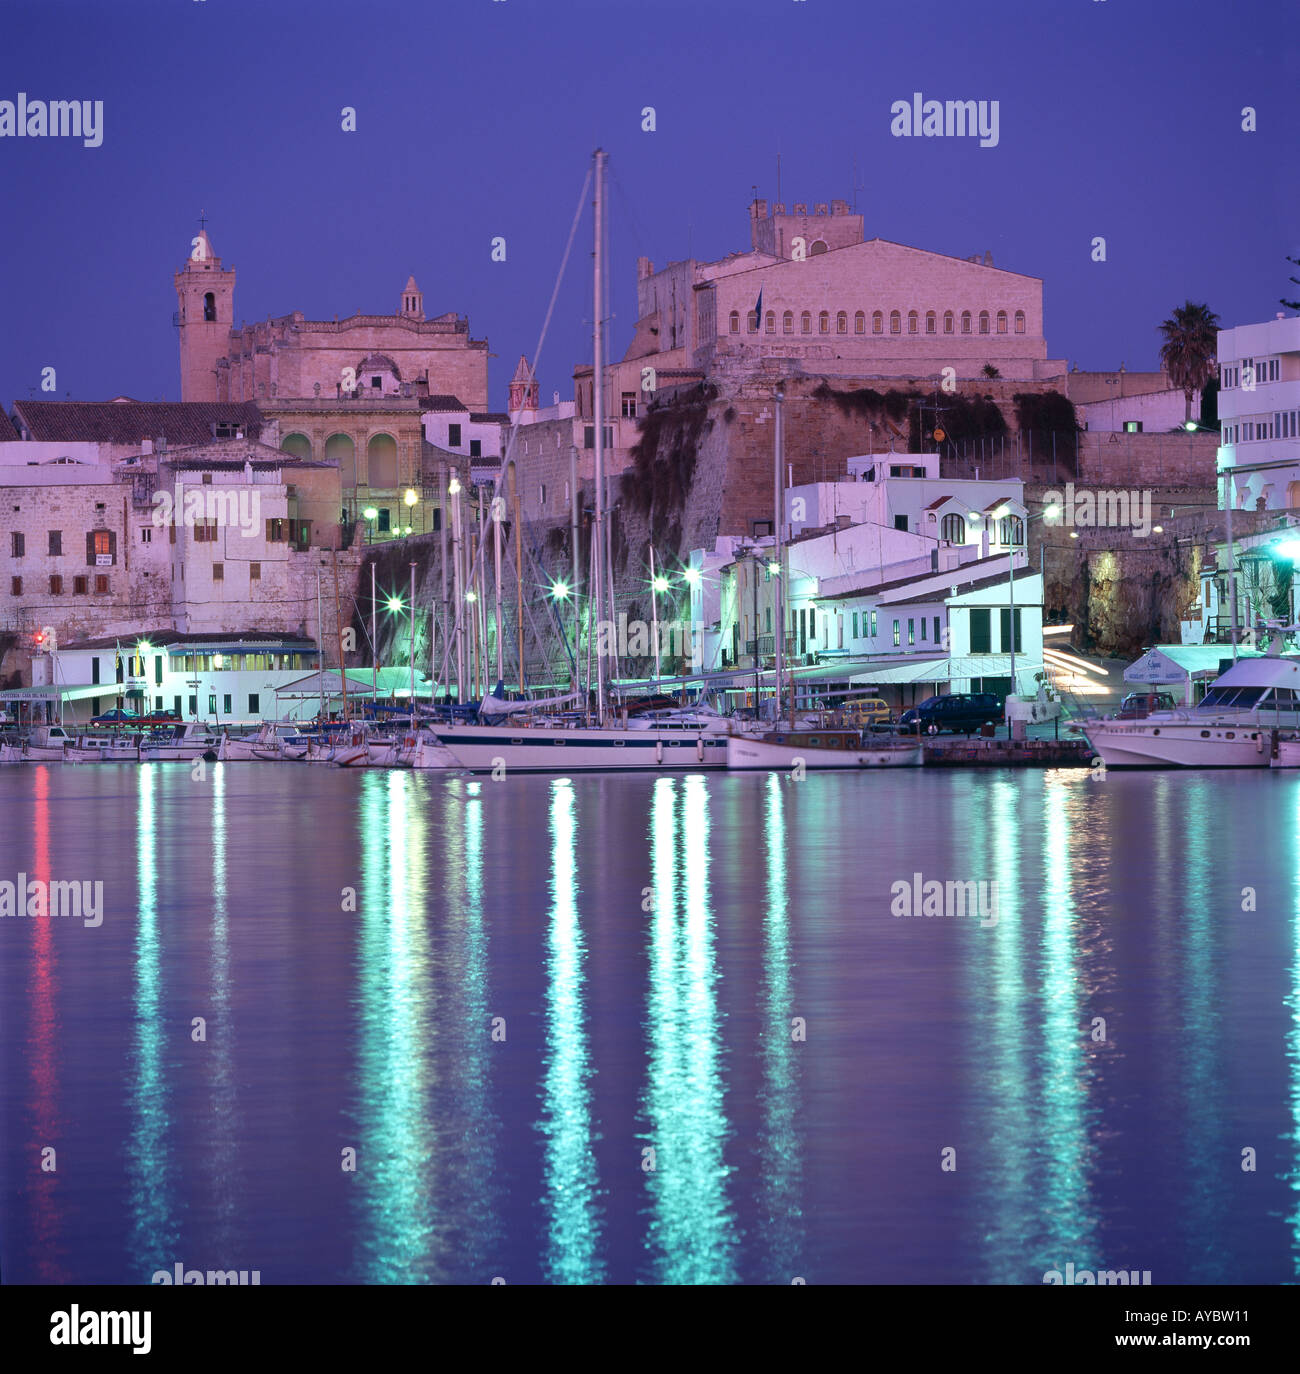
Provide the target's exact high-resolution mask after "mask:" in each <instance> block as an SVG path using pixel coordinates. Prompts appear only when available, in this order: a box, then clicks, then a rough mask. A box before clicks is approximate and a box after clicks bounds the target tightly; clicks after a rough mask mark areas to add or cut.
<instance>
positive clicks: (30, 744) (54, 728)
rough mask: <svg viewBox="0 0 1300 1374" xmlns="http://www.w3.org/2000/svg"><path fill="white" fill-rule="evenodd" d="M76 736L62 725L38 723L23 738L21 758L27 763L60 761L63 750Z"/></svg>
mask: <svg viewBox="0 0 1300 1374" xmlns="http://www.w3.org/2000/svg"><path fill="white" fill-rule="evenodd" d="M76 742H77V737H76V735H74V734H73V733H72V732H71V731H69V730H66V729H64V727H63V726H62V725H38V726H37V727H36V729H35V730H33V731H32V732H31V733H30V734H29V735H28V736H27V738H26V739H25V740H23V745H22V749H23V758H24V759H26V760H27V761H28V762H29V763H62V762H63V755H64V751H65V750H66V749H67V747H68V746H69V745H70V744H76Z"/></svg>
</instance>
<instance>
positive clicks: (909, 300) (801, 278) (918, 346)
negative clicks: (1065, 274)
mask: <svg viewBox="0 0 1300 1374" xmlns="http://www.w3.org/2000/svg"><path fill="white" fill-rule="evenodd" d="M637 305H638V316H639V320H638V325H637V336H636V339H635V340H634V342H633V345H632V347H631V348H630V349H629V351H628V355H627V356H628V357H629V358H633V357H636V358H646V359H649V358H651V357H653V356H654V355H660V354H666V355H669V356H668V357H667V358H665V359H664V365H665V366H679V367H683V366H684V367H702V368H706V369H709V370H710V371H719V370H721V371H726V370H727V369H728V366H729V365H730V366H733V367H734V366H737V365H738V366H740V367H741V368H742V369H744V368H745V367H747V366H753V365H755V364H757V363H758V362H759V361H760V360H762V359H766V358H772V359H787V360H792V361H793V362H794V363H795V364H796V365H797V366H798V367H799V368H801V370H803V371H805V372H808V373H821V374H838V375H844V376H860V377H907V378H925V379H930V378H933V379H935V380H938V379H939V378H940V376H941V373H942V369H943V368H945V367H952V368H954V369H955V371H956V375H957V377H958V378H967V377H971V378H973V377H979V376H981V375H982V373H983V369H984V368H985V367H986V366H991V367H995V368H997V370H998V372H999V373H1000V375H1001V376H1003V377H1005V378H1009V379H1021V380H1025V381H1041V380H1044V379H1047V378H1055V377H1058V376H1061V375H1063V374H1064V372H1065V363H1064V361H1063V360H1056V359H1049V358H1048V356H1047V344H1046V341H1045V339H1044V337H1043V283H1042V280H1041V278H1038V277H1031V276H1026V275H1025V274H1024V273H1020V272H1009V271H1006V270H1005V269H1003V268H998V267H994V266H993V259H992V255H991V254H989V253H983V254H975V255H974V256H972V257H970V258H955V257H950V256H948V255H947V254H944V253H932V252H929V251H928V250H926V249H921V248H910V247H907V246H906V245H904V244H901V243H891V242H889V241H888V240H886V239H881V238H873V239H866V240H864V239H863V219H862V216H861V215H855V214H850V213H849V207H848V205H847V204H846V203H845V202H844V201H842V200H836V201H832V202H830V204H829V205H826V204H815V205H814V206H813V211H812V213H811V214H810V213H809V212H808V206H807V205H806V204H803V203H798V204H795V205H793V207H792V211H791V212H789V213H787V210H786V206H785V205H784V204H783V203H779V204H776V205H772V206H769V203H768V202H767V201H766V200H755V201H754V202H753V203H752V204H751V205H750V251H749V252H746V253H734V254H732V255H731V256H730V257H727V258H723V259H721V260H720V261H717V262H698V261H695V260H694V259H688V260H686V261H684V262H674V263H670V264H669V265H668V266H667V267H665V268H663V269H662V270H661V271H658V272H656V271H655V269H654V264H653V263H651V262H650V261H649V260H648V259H646V258H641V259H639V260H638V263H637Z"/></svg>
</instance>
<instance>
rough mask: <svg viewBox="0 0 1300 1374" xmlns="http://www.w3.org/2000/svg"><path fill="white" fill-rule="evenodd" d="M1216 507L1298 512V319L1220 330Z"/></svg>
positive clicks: (1299, 356)
mask: <svg viewBox="0 0 1300 1374" xmlns="http://www.w3.org/2000/svg"><path fill="white" fill-rule="evenodd" d="M1218 353H1219V426H1220V433H1221V444H1220V448H1219V474H1220V479H1221V483H1222V489H1221V491H1220V500H1219V504H1220V506H1221V507H1222V506H1223V505H1224V503H1225V502H1226V501H1227V500H1228V499H1229V496H1230V497H1231V501H1232V507H1233V509H1234V510H1283V509H1290V508H1293V507H1297V506H1300V317H1297V316H1294V315H1292V316H1289V317H1288V316H1286V315H1282V314H1279V315H1278V316H1277V317H1276V318H1275V319H1272V320H1268V321H1266V322H1265V323H1263V324H1244V325H1239V326H1238V327H1237V328H1236V329H1221V330H1220V331H1219V350H1218Z"/></svg>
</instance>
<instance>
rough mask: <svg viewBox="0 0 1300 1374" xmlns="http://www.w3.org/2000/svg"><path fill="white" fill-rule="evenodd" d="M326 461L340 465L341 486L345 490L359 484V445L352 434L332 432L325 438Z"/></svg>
mask: <svg viewBox="0 0 1300 1374" xmlns="http://www.w3.org/2000/svg"><path fill="white" fill-rule="evenodd" d="M325 461H326V462H327V463H337V464H338V465H339V486H340V487H341V488H343V489H344V490H348V489H349V488H351V487H355V486H356V484H357V446H356V444H355V443H353V441H352V436H351V435H350V434H331V435H330V437H329V438H328V439H326V440H325Z"/></svg>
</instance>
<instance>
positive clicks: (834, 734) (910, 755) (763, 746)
mask: <svg viewBox="0 0 1300 1374" xmlns="http://www.w3.org/2000/svg"><path fill="white" fill-rule="evenodd" d="M922 756H923V747H922V744H921V741H920V740H919V739H906V738H903V737H901V736H898V735H880V736H875V737H873V736H872V735H870V734H867V735H863V734H861V733H860V732H859V731H857V730H836V729H829V730H819V729H812V730H780V729H778V730H772V731H769V732H768V733H767V734H765V735H760V736H757V737H754V736H751V735H731V736H730V737H729V738H728V739H727V767H728V768H729V769H747V768H780V769H794V768H797V767H799V766H801V765H802V766H803V767H804V768H808V769H818V770H821V769H826V768H915V767H917V766H919V765H920V763H921V761H922Z"/></svg>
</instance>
